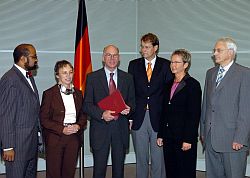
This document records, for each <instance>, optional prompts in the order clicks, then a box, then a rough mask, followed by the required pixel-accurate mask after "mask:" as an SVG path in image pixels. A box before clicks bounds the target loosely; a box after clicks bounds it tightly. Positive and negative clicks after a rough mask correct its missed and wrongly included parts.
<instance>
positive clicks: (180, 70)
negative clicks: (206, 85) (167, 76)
mask: <svg viewBox="0 0 250 178" xmlns="http://www.w3.org/2000/svg"><path fill="white" fill-rule="evenodd" d="M187 67H188V63H184V62H183V60H182V57H181V56H179V55H173V56H172V58H171V64H170V68H171V71H172V73H173V74H175V75H176V74H185V69H186V68H187Z"/></svg>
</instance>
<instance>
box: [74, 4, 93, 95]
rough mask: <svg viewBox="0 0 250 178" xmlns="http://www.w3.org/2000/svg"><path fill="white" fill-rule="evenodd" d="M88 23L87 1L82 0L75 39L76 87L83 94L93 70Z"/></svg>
mask: <svg viewBox="0 0 250 178" xmlns="http://www.w3.org/2000/svg"><path fill="white" fill-rule="evenodd" d="M87 24H88V23H87V14H86V7H85V1H84V0H80V2H79V8H78V17H77V27H76V41H75V62H74V87H76V88H78V89H80V90H81V91H82V92H83V94H84V91H85V85H86V76H87V74H88V73H90V72H92V64H91V55H90V45H89V35H88V26H87Z"/></svg>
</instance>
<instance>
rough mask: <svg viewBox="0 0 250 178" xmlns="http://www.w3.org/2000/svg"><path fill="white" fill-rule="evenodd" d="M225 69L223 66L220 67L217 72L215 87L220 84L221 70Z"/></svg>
mask: <svg viewBox="0 0 250 178" xmlns="http://www.w3.org/2000/svg"><path fill="white" fill-rule="evenodd" d="M224 71H225V69H223V67H220V69H219V72H218V74H217V79H216V87H217V86H218V85H219V84H220V82H221V80H222V79H223V76H224V75H223V72H224Z"/></svg>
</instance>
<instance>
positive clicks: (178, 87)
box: [172, 74, 190, 98]
mask: <svg viewBox="0 0 250 178" xmlns="http://www.w3.org/2000/svg"><path fill="white" fill-rule="evenodd" d="M189 77H190V75H189V74H186V75H185V76H184V77H183V79H182V80H181V82H180V83H179V85H178V86H177V88H176V90H175V92H174V94H173V97H174V96H175V95H176V94H177V93H178V92H180V91H181V90H182V89H183V88H184V87H185V86H186V81H185V80H186V79H187V78H189ZM173 97H172V98H173Z"/></svg>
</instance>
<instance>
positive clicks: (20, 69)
mask: <svg viewBox="0 0 250 178" xmlns="http://www.w3.org/2000/svg"><path fill="white" fill-rule="evenodd" d="M14 66H16V68H17V69H18V70H19V71H20V72H21V73H22V74H23V76H24V77H25V78H26V72H27V71H26V70H25V69H23V68H22V67H20V66H19V65H17V64H14Z"/></svg>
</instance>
